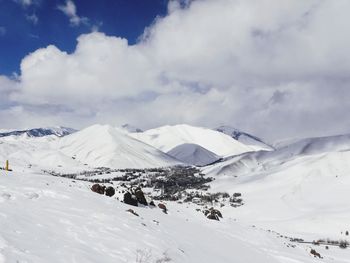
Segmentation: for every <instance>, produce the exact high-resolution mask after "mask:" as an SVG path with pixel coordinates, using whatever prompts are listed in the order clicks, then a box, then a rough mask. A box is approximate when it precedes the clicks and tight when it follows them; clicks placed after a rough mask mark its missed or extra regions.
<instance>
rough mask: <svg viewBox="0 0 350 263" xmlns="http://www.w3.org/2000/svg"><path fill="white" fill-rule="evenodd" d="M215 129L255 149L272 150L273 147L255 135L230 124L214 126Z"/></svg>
mask: <svg viewBox="0 0 350 263" xmlns="http://www.w3.org/2000/svg"><path fill="white" fill-rule="evenodd" d="M215 130H216V131H218V132H222V133H224V134H226V135H229V136H231V137H232V138H234V139H235V140H237V141H239V142H241V143H243V144H245V145H248V146H249V147H251V148H253V149H254V150H255V151H260V150H265V151H272V150H274V148H273V147H272V146H271V145H268V144H267V143H266V142H264V141H263V140H262V139H260V138H258V137H256V136H253V135H251V134H248V133H246V132H242V131H240V130H238V129H236V128H233V127H231V126H220V127H218V128H216V129H215Z"/></svg>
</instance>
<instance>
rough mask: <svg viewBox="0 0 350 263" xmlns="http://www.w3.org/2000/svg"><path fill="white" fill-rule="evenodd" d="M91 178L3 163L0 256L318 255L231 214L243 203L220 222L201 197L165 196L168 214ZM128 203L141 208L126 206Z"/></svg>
mask: <svg viewBox="0 0 350 263" xmlns="http://www.w3.org/2000/svg"><path fill="white" fill-rule="evenodd" d="M90 186H91V184H88V183H85V182H80V181H76V182H72V181H71V180H69V179H63V178H57V177H51V176H45V175H40V174H33V173H30V172H25V173H19V172H14V173H5V172H3V171H0V226H1V228H0V262H35V263H44V262H45V263H46V262H52V263H55V262H86V263H89V262H104V263H109V262H111V263H112V262H113V263H114V262H121V263H122V262H178V263H186V262H190V263H197V262H198V263H203V262H220V263H231V262H237V263H260V262H261V263H276V262H283V263H290V262H297V263H308V262H316V260H315V259H314V258H313V257H311V256H310V255H309V251H310V248H309V245H298V244H297V246H296V247H295V248H292V247H288V246H287V245H288V244H290V242H289V241H288V239H284V238H280V237H279V235H277V234H276V233H273V232H267V231H265V230H264V229H261V228H257V227H252V226H250V225H249V224H247V223H246V222H244V221H239V220H238V221H237V220H236V219H234V218H235V217H236V216H237V214H238V213H239V210H238V209H237V210H234V211H235V214H236V215H235V216H234V217H232V216H226V217H225V214H224V219H223V220H222V221H220V222H216V221H211V220H208V219H206V218H205V217H204V216H203V214H202V213H201V212H197V211H196V210H195V209H196V208H197V206H196V205H183V204H177V203H172V202H168V203H167V204H166V205H167V207H168V211H169V212H168V214H164V213H163V212H161V210H160V209H158V208H153V209H151V208H147V207H131V206H128V205H125V204H123V203H121V202H119V201H118V200H117V199H115V198H113V197H112V198H109V197H106V196H102V195H98V194H96V193H93V192H91V191H90V190H89V187H90ZM130 208H132V209H133V210H134V211H135V212H137V213H138V214H139V215H140V216H139V217H137V216H134V215H132V214H131V213H128V212H126V210H127V209H130ZM316 249H317V250H318V251H319V252H321V254H322V256H323V257H324V259H323V260H322V262H337V263H342V262H350V257H348V253H349V252H348V250H341V249H339V248H331V249H330V250H325V249H324V248H322V247H320V248H318V247H317V248H316ZM166 258H167V259H168V260H169V261H165V259H166ZM157 260H158V261H157ZM162 260H163V261H162Z"/></svg>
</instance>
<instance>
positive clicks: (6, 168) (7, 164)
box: [5, 160, 10, 171]
mask: <svg viewBox="0 0 350 263" xmlns="http://www.w3.org/2000/svg"><path fill="white" fill-rule="evenodd" d="M9 169H10V167H9V160H6V166H5V170H6V171H8V170H9Z"/></svg>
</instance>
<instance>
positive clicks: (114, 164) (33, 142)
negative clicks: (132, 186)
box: [0, 125, 180, 171]
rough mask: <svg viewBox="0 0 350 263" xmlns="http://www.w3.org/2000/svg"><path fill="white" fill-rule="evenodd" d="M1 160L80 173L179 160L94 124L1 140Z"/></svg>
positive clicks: (140, 166) (168, 163)
mask: <svg viewBox="0 0 350 263" xmlns="http://www.w3.org/2000/svg"><path fill="white" fill-rule="evenodd" d="M0 159H1V160H2V161H3V162H5V160H9V161H10V165H11V166H17V167H27V166H31V167H33V168H35V169H37V170H38V171H40V170H41V169H54V170H66V171H77V170H84V169H86V168H88V167H100V166H107V167H110V168H147V167H160V166H171V165H175V164H179V163H180V161H178V160H175V159H174V158H172V157H170V156H168V155H166V154H165V153H162V152H160V151H159V150H157V149H155V148H153V147H151V146H149V145H147V144H145V143H142V142H140V141H137V140H135V139H134V138H131V137H129V136H128V135H127V134H126V133H125V132H123V131H118V130H117V129H115V128H113V127H111V126H102V125H94V126H91V127H89V128H86V129H84V130H82V131H79V132H75V133H74V134H71V135H68V136H65V137H57V136H56V135H48V136H42V137H32V136H28V134H26V133H23V134H21V135H11V136H5V137H2V138H0Z"/></svg>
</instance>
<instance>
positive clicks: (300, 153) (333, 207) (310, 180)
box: [203, 135, 350, 262]
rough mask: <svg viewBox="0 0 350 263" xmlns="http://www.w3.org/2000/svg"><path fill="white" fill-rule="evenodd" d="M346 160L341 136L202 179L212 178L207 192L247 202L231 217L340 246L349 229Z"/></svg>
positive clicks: (217, 167) (247, 159)
mask: <svg viewBox="0 0 350 263" xmlns="http://www.w3.org/2000/svg"><path fill="white" fill-rule="evenodd" d="M349 160H350V136H349V135H342V136H331V137H323V138H309V139H303V140H300V141H298V142H295V143H293V144H291V145H286V146H284V147H282V148H280V149H277V150H276V151H271V152H255V153H245V154H242V155H240V156H235V157H232V158H227V159H226V160H224V161H223V162H221V163H216V164H214V165H212V166H207V167H205V168H204V169H203V173H205V174H207V175H211V176H215V177H216V180H215V181H214V182H213V183H212V184H211V189H210V191H213V192H216V191H228V192H234V191H239V192H241V193H242V194H243V196H246V199H245V201H246V204H247V205H246V206H243V207H242V209H240V212H239V213H238V214H235V216H237V219H238V220H242V221H245V222H250V223H253V222H254V224H255V225H258V226H260V227H262V228H273V229H274V230H275V231H278V232H282V233H285V234H286V235H294V236H296V235H300V236H303V238H306V239H315V238H316V236H318V237H319V238H321V237H324V238H330V239H334V240H340V239H344V238H345V236H344V231H343V229H347V228H349V227H348V223H347V218H349V216H350V205H349V203H348V202H347V201H346V200H348V199H349V197H350V195H349V191H348V189H349V187H350V165H349ZM227 213H230V212H229V210H227ZM232 215H233V214H232ZM286 222H288V223H287V224H286ZM338 260H339V262H343V261H342V260H340V259H338Z"/></svg>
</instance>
